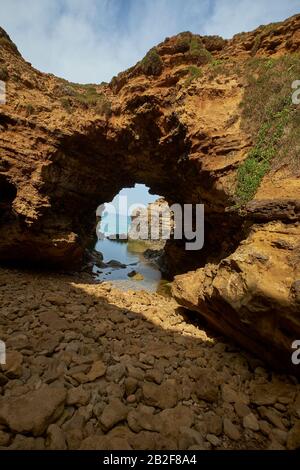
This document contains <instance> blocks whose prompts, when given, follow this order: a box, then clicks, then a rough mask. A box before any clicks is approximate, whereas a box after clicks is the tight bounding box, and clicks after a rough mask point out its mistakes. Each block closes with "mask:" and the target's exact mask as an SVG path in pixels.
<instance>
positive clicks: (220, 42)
mask: <svg viewBox="0 0 300 470" xmlns="http://www.w3.org/2000/svg"><path fill="white" fill-rule="evenodd" d="M203 42H204V45H205V48H206V49H207V50H208V51H210V52H211V51H221V50H222V49H223V48H224V46H225V45H226V41H225V39H223V38H221V36H205V37H204V38H203Z"/></svg>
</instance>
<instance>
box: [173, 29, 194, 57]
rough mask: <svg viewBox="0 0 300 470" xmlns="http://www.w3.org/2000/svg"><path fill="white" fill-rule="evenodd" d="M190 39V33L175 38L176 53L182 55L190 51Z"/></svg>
mask: <svg viewBox="0 0 300 470" xmlns="http://www.w3.org/2000/svg"><path fill="white" fill-rule="evenodd" d="M191 38H192V33H190V32H186V33H181V34H180V35H179V36H178V37H177V41H176V52H182V53H184V52H188V51H189V50H190V44H191Z"/></svg>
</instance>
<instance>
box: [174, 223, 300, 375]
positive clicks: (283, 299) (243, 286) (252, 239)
mask: <svg viewBox="0 0 300 470" xmlns="http://www.w3.org/2000/svg"><path fill="white" fill-rule="evenodd" d="M299 256H300V227H299V225H298V224H283V223H282V222H270V223H268V224H265V225H256V226H254V227H253V228H252V230H251V233H250V234H249V236H248V238H247V239H246V240H245V241H243V243H241V244H240V246H239V247H238V249H237V250H236V251H235V252H234V253H233V254H232V255H230V256H229V257H228V258H225V259H223V260H222V261H221V263H220V264H219V265H212V264H210V265H207V266H206V267H205V268H202V269H199V270H198V271H196V272H190V273H188V274H186V275H182V276H177V277H176V279H175V282H174V284H173V294H174V296H175V297H176V299H177V300H178V301H179V302H180V303H181V304H183V305H185V306H187V307H188V308H191V309H193V310H198V311H199V312H200V313H201V315H203V316H204V317H205V318H206V319H207V320H208V321H209V323H210V324H211V325H213V327H214V328H216V329H218V330H219V331H221V332H222V333H225V334H228V335H229V336H232V337H234V338H235V339H236V340H237V341H239V342H240V344H242V345H243V346H245V347H247V348H248V349H250V350H252V351H255V352H256V353H258V354H259V355H261V357H263V358H264V359H266V360H268V361H269V362H270V363H273V364H274V365H275V366H276V367H278V366H281V367H282V368H287V369H289V370H292V369H293V364H292V360H291V356H292V352H293V349H292V343H293V342H294V341H295V340H296V339H298V338H300V315H299V312H300V303H299V289H298V284H299V279H300V264H299V259H300V258H299ZM294 372H295V373H297V374H298V373H299V372H298V368H297V366H295V367H294Z"/></svg>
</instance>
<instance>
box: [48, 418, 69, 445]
mask: <svg viewBox="0 0 300 470" xmlns="http://www.w3.org/2000/svg"><path fill="white" fill-rule="evenodd" d="M46 444H47V447H49V449H51V450H66V449H67V444H66V439H65V435H64V432H63V431H62V429H61V428H60V427H59V426H57V424H50V426H49V427H48V429H47V441H46Z"/></svg>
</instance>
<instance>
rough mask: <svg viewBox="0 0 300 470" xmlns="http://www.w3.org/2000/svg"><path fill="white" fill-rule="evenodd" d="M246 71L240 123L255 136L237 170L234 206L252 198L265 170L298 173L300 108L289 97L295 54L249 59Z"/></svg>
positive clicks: (299, 70) (297, 65)
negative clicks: (284, 169) (251, 145)
mask: <svg viewBox="0 0 300 470" xmlns="http://www.w3.org/2000/svg"><path fill="white" fill-rule="evenodd" d="M246 72H247V82H248V86H247V87H246V88H245V93H244V97H243V101H242V104H241V106H242V122H241V126H242V128H244V129H245V131H246V132H247V133H249V134H251V135H254V136H256V138H255V140H254V147H253V148H252V150H251V151H250V152H249V154H248V156H247V158H246V160H244V162H243V163H242V164H241V165H240V167H239V169H238V174H237V187H236V199H237V203H238V205H242V204H244V203H246V202H247V201H249V200H250V199H252V198H253V196H254V195H255V193H256V191H257V189H258V187H259V185H260V183H261V181H262V179H263V177H264V176H265V174H266V173H267V172H268V171H272V170H274V169H277V168H279V167H281V166H284V167H285V168H286V170H288V171H290V172H291V173H292V174H293V175H295V174H296V175H297V174H299V172H300V146H299V142H300V108H299V106H295V105H294V104H293V103H292V100H291V95H292V88H291V85H292V83H293V81H294V80H297V79H298V78H299V76H300V60H299V55H296V54H295V55H289V56H284V57H280V58H277V59H264V58H255V59H251V60H250V61H248V63H247V64H246Z"/></svg>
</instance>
